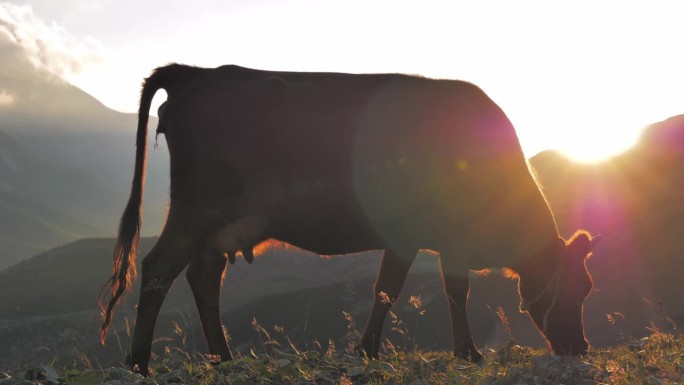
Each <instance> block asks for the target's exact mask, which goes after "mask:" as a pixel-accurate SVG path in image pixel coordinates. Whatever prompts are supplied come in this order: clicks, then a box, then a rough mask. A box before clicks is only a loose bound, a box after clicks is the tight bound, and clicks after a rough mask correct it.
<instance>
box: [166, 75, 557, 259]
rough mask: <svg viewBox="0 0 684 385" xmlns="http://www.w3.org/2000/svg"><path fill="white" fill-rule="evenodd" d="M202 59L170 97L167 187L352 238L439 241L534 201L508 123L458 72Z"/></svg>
mask: <svg viewBox="0 0 684 385" xmlns="http://www.w3.org/2000/svg"><path fill="white" fill-rule="evenodd" d="M208 71H213V72H212V73H208V74H207V75H206V76H204V77H203V78H202V79H200V80H198V81H196V82H195V83H194V84H192V85H190V86H189V87H187V89H185V90H183V91H182V92H178V93H177V94H176V95H174V96H171V97H170V100H169V102H168V103H169V106H168V107H167V110H168V111H170V112H168V113H167V114H166V115H165V121H164V125H165V128H166V130H167V135H168V138H167V140H168V141H169V148H170V151H171V158H172V199H174V198H175V197H174V195H180V196H181V197H185V196H186V195H187V196H188V200H192V199H199V198H201V200H202V202H205V203H206V204H207V205H208V206H211V207H212V208H215V207H216V206H217V205H222V207H223V209H224V210H225V211H226V213H227V215H241V214H242V212H254V211H263V212H273V213H277V215H278V216H279V220H281V221H282V222H283V223H284V225H283V226H281V227H283V228H285V227H287V228H289V230H287V231H290V232H292V234H290V237H291V238H305V237H309V238H314V237H311V234H310V233H311V232H320V233H321V236H322V234H324V233H325V234H327V235H328V236H330V234H331V233H333V234H335V233H336V232H337V233H341V232H346V233H345V234H342V235H343V236H342V238H344V239H353V238H364V239H363V242H361V243H364V244H363V245H359V248H382V247H384V245H383V244H382V243H383V242H384V243H387V242H390V243H391V242H399V243H401V245H399V246H401V247H417V248H433V249H439V248H440V246H441V243H442V242H444V240H449V241H453V239H454V234H455V233H456V234H458V233H461V234H463V233H464V232H472V231H473V229H480V227H482V229H480V230H477V231H480V232H484V231H485V229H484V227H487V228H488V230H487V231H492V230H491V227H492V226H497V225H499V226H501V225H500V223H505V222H507V218H506V217H507V216H516V215H519V210H521V209H525V207H523V206H525V205H532V206H535V207H536V206H539V205H540V203H541V204H543V205H544V206H545V203H544V202H543V198H541V195H540V194H539V192H538V190H537V188H536V185H535V184H534V181H533V180H532V178H531V177H530V175H529V172H528V170H527V166H526V163H525V159H524V156H523V154H522V151H521V149H520V145H519V143H518V140H517V137H516V134H515V131H514V129H513V127H512V125H511V124H510V122H509V121H508V119H507V118H506V116H505V115H504V114H503V112H502V111H501V110H500V109H499V108H498V106H496V104H494V103H493V102H492V101H491V100H490V99H489V98H488V97H487V96H486V95H485V94H484V93H483V92H482V91H481V90H480V89H478V88H477V87H475V86H473V85H471V84H469V83H465V82H459V81H452V80H432V79H425V78H419V77H411V76H405V75H392V74H389V75H349V74H334V73H329V74H325V73H322V74H309V73H288V72H268V71H255V70H248V69H243V68H240V67H222V68H219V69H215V70H208ZM174 162H175V165H174V164H173V163H174ZM174 166H175V167H174ZM174 169H175V174H176V175H174V171H173V170H174ZM190 180H192V182H191V184H190V185H191V186H193V188H188V185H189V184H188V183H189V181H190ZM174 184H176V185H174ZM197 191H204V192H205V193H200V194H199V196H194V197H191V196H190V195H192V194H195V195H197V194H198V192H197ZM530 195H532V196H531V198H530ZM540 198H541V202H540V201H539V199H540ZM219 202H220V203H219ZM521 202H522V203H524V205H523V206H521ZM530 202H532V203H530ZM198 205H200V206H201V204H200V203H198ZM521 207H522V208H521ZM492 212H496V213H497V215H498V216H499V218H498V219H496V220H495V219H491V218H490V217H491V213H492ZM274 215H275V214H274ZM354 228H356V229H358V230H354ZM298 229H300V232H301V233H302V234H299V233H297V234H295V233H296V232H297V231H298ZM287 231H285V230H283V234H276V235H277V236H280V237H281V238H287V236H288V233H287ZM494 231H496V229H494ZM501 231H503V230H501ZM369 234H370V235H369ZM319 238H321V237H319ZM471 238H472V237H471ZM284 240H286V241H288V239H284ZM325 242H328V241H327V240H326V241H324V242H321V243H325ZM292 243H294V244H297V243H298V242H297V239H292ZM347 243H349V242H347ZM365 243H368V245H366V244H365ZM371 243H373V244H372V245H371ZM316 246H320V245H316ZM319 248H320V247H319ZM314 251H320V252H326V250H314ZM349 251H354V250H349Z"/></svg>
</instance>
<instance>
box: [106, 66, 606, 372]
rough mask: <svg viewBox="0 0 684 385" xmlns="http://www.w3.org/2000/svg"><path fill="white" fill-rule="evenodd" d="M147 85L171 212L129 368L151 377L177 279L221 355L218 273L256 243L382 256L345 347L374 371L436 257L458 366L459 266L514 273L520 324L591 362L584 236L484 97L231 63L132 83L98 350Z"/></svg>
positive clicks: (121, 280)
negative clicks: (128, 161) (565, 228)
mask: <svg viewBox="0 0 684 385" xmlns="http://www.w3.org/2000/svg"><path fill="white" fill-rule="evenodd" d="M160 89H164V90H165V91H166V92H167V94H168V97H167V100H166V101H165V103H164V104H163V105H162V107H161V108H160V115H161V116H160V119H159V124H158V129H157V134H159V133H162V134H164V135H165V137H166V141H167V143H168V148H169V153H170V163H171V165H170V169H171V170H170V172H171V179H170V180H171V182H170V184H171V186H170V207H169V212H168V218H167V221H166V224H165V226H164V229H163V231H162V233H161V235H160V237H159V239H158V241H157V242H156V244H155V246H154V247H153V249H152V250H151V251H150V252H149V254H147V256H146V257H145V258H144V260H143V261H142V279H141V289H140V300H139V304H138V308H137V318H136V322H135V328H134V333H133V340H132V345H131V352H130V363H131V365H132V367H133V368H134V369H135V370H137V371H139V372H140V373H142V374H144V375H148V374H149V369H148V364H149V361H150V352H151V343H152V336H153V331H154V326H155V322H156V319H157V316H158V313H159V309H160V307H161V305H162V302H163V301H164V298H165V296H166V294H167V291H168V290H169V287H170V286H171V284H172V282H173V281H174V280H175V278H176V277H177V276H178V275H179V274H180V273H181V271H182V270H183V269H185V268H186V267H187V271H186V277H187V280H188V282H189V284H190V287H191V289H192V292H193V295H194V298H195V301H196V304H197V309H198V312H199V316H200V320H201V323H202V327H203V331H204V334H205V337H206V339H207V342H208V348H209V351H210V353H211V354H212V355H214V356H219V357H220V358H221V359H222V360H230V359H232V355H231V352H230V350H229V347H228V344H227V342H226V339H225V337H224V331H223V328H222V324H221V319H220V315H219V295H220V290H221V285H222V281H223V275H224V272H225V269H226V266H227V263H226V261H227V260H228V261H230V262H231V263H234V262H235V259H236V255H240V254H241V255H242V256H243V257H244V258H245V260H247V261H248V262H250V263H251V262H252V260H253V258H254V255H253V254H254V248H255V246H257V245H259V244H262V243H263V242H271V241H273V240H277V241H280V242H283V243H285V244H290V245H294V246H297V247H300V248H303V249H306V250H310V251H313V252H316V253H319V254H327V255H332V254H346V253H354V252H361V251H366V250H384V254H383V257H382V260H381V264H380V269H379V272H378V275H377V280H376V282H375V284H374V287H373V290H374V294H375V300H374V303H373V305H372V309H371V312H370V316H369V318H368V321H367V324H366V327H365V331H364V333H363V335H362V337H361V338H360V341H359V342H358V349H359V351H360V353H362V354H366V355H367V356H368V357H370V358H377V357H378V350H379V349H380V343H381V330H382V325H383V321H384V319H385V317H386V314H387V312H388V310H389V309H390V307H391V306H392V303H393V302H394V299H396V298H397V296H398V295H399V292H400V290H401V288H402V285H403V283H404V279H405V278H406V275H407V272H408V271H409V268H410V267H411V264H412V262H413V260H414V258H415V256H416V254H417V252H418V251H419V250H423V249H426V250H432V251H435V252H437V253H439V255H440V259H439V261H440V270H441V274H442V277H443V283H444V290H445V292H446V296H447V298H448V305H449V309H450V314H451V321H452V338H453V352H454V354H455V355H456V356H457V357H461V358H465V359H470V360H472V361H475V362H479V361H480V360H482V358H483V356H482V354H481V352H480V351H479V350H478V349H477V347H476V346H475V344H474V342H473V339H472V337H471V333H470V329H469V326H468V320H467V317H466V301H467V299H468V293H469V281H468V272H469V270H480V269H485V268H489V267H503V268H506V269H508V270H507V271H510V272H511V273H512V274H514V275H515V277H517V279H518V280H519V281H518V282H519V283H518V289H519V294H520V297H521V311H524V312H528V313H529V315H530V317H531V319H532V321H533V322H534V323H535V325H536V326H537V327H538V328H539V330H540V332H541V333H542V335H543V336H544V337H545V338H546V340H547V342H548V345H549V347H550V348H551V349H552V350H553V351H554V352H555V353H557V354H561V355H580V354H583V353H585V352H587V350H588V348H589V344H588V342H587V340H586V337H585V335H584V327H583V320H582V311H583V303H584V300H585V299H586V298H587V296H588V295H589V293H590V292H591V290H592V288H593V282H592V278H591V276H590V274H589V272H588V271H587V268H586V266H585V260H586V259H587V258H588V257H589V255H590V254H591V252H592V247H593V246H594V244H595V243H596V238H592V236H591V235H590V234H589V233H588V232H586V231H581V230H580V231H578V232H577V233H575V235H574V236H572V237H571V238H570V239H569V240H564V239H563V238H562V237H561V236H560V235H559V233H558V229H557V226H556V223H555V220H554V217H553V215H552V213H551V211H550V209H549V206H548V204H547V202H546V200H545V198H544V196H543V195H542V193H541V191H540V189H539V187H538V186H537V184H536V181H535V179H534V177H533V176H532V174H531V173H530V170H529V169H528V164H527V162H526V159H525V157H524V155H523V152H522V149H521V147H520V144H519V141H518V138H517V134H516V132H515V129H514V127H513V125H512V124H511V122H510V121H509V119H508V118H507V117H506V115H505V114H504V112H503V111H502V110H501V109H500V108H499V107H498V106H497V104H495V103H494V102H493V101H492V100H491V99H490V98H489V97H488V96H487V95H486V94H485V93H484V92H483V91H482V90H481V89H479V88H478V87H476V86H475V85H473V84H470V83H467V82H463V81H456V80H440V79H429V78H424V77H419V76H410V75H402V74H344V73H306V72H275V71H264V70H255V69H249V68H244V67H240V66H235V65H227V66H221V67H217V68H211V69H208V68H199V67H193V66H186V65H180V64H170V65H167V66H164V67H160V68H157V69H156V70H155V71H154V72H153V73H152V75H150V76H149V77H148V78H147V79H145V81H144V83H143V87H142V92H141V100H140V109H139V112H138V127H137V143H136V145H137V147H136V155H135V171H134V176H133V182H132V189H131V195H130V198H129V201H128V204H127V206H126V208H125V210H124V212H123V215H122V218H121V222H120V228H119V235H118V239H117V243H116V246H115V249H114V266H113V273H112V276H111V278H110V280H109V281H108V283H107V286H106V291H105V294H104V295H103V298H101V301H102V311H103V317H104V320H103V324H102V328H101V339H102V342H103V343H104V339H105V336H106V332H107V328H108V326H109V324H110V322H111V319H112V318H111V317H112V312H113V309H114V307H115V305H116V304H117V302H118V300H119V299H120V297H121V296H122V295H123V294H124V293H125V292H126V290H127V289H129V288H130V286H131V280H132V278H133V277H134V275H135V258H136V249H137V245H138V240H139V233H140V226H141V220H142V219H141V207H142V201H143V186H144V180H145V162H146V148H147V147H146V143H147V124H148V119H149V110H150V106H151V101H152V98H153V96H154V95H155V93H156V92H157V91H158V90H160ZM254 284H255V285H258V284H259V283H258V282H255V283H254ZM388 298H389V299H390V300H389V301H388V300H387V299H388Z"/></svg>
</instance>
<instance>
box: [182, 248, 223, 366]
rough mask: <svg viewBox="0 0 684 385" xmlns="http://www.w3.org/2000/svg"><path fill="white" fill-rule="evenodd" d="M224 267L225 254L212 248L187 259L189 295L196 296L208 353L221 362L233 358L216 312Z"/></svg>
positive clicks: (217, 311) (218, 314)
mask: <svg viewBox="0 0 684 385" xmlns="http://www.w3.org/2000/svg"><path fill="white" fill-rule="evenodd" d="M225 269H226V256H224V255H223V254H222V253H219V252H217V251H215V249H214V248H213V247H205V250H203V252H202V254H201V255H199V258H194V259H193V260H192V261H191V262H190V266H189V267H188V270H187V272H186V277H187V279H188V283H189V284H190V287H191V288H192V294H193V295H194V296H195V303H196V304H197V311H198V312H199V315H200V320H201V321H202V329H203V330H204V336H205V338H206V339H207V344H208V346H209V353H210V354H211V355H212V356H214V357H218V358H220V359H221V361H227V360H231V359H232V358H233V357H232V356H231V354H230V350H229V349H228V343H227V342H226V337H225V335H224V334H223V326H222V325H221V316H220V313H219V298H220V295H221V282H222V279H223V273H224V272H225Z"/></svg>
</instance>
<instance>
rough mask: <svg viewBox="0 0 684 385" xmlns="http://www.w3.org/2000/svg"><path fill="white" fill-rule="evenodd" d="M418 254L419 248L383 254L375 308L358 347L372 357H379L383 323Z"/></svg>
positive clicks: (376, 285) (376, 284)
mask: <svg viewBox="0 0 684 385" xmlns="http://www.w3.org/2000/svg"><path fill="white" fill-rule="evenodd" d="M416 254H417V250H411V251H409V252H407V253H397V252H395V251H392V250H389V249H387V250H385V253H384V255H383V256H382V261H381V262H380V271H379V272H378V278H377V280H376V281H375V286H374V290H373V292H374V294H375V298H374V300H373V309H372V310H371V313H370V316H369V317H368V323H367V324H366V329H365V330H364V332H363V336H362V337H361V341H359V346H358V349H360V350H363V351H364V352H365V353H366V355H367V356H368V357H370V358H378V351H379V350H380V342H381V339H380V338H381V334H382V325H383V323H384V322H385V317H386V316H387V312H388V311H389V309H390V307H392V305H393V304H394V302H395V301H396V300H397V297H398V296H399V292H400V291H401V288H402V286H404V281H405V280H406V275H407V274H408V271H409V269H410V268H411V264H412V263H413V260H414V259H415V258H416Z"/></svg>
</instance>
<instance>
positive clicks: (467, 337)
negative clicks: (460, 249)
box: [440, 256, 484, 363]
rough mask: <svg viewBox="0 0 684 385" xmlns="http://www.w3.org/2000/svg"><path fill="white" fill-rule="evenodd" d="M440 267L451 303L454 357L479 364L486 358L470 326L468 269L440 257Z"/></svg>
mask: <svg viewBox="0 0 684 385" xmlns="http://www.w3.org/2000/svg"><path fill="white" fill-rule="evenodd" d="M440 267H441V271H442V279H443V281H444V289H445V291H446V296H447V300H448V302H449V312H450V313H451V330H452V338H453V347H454V355H455V356H456V357H459V358H462V359H465V360H469V361H472V362H476V363H479V362H481V361H482V359H483V358H484V357H483V356H482V353H480V351H479V350H477V347H475V343H474V342H473V337H472V335H471V334H470V326H468V317H467V313H466V304H467V302H468V293H469V291H470V287H469V278H468V269H467V268H463V267H462V266H457V264H456V263H454V261H450V260H449V259H448V257H447V258H444V257H443V256H441V257H440Z"/></svg>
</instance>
